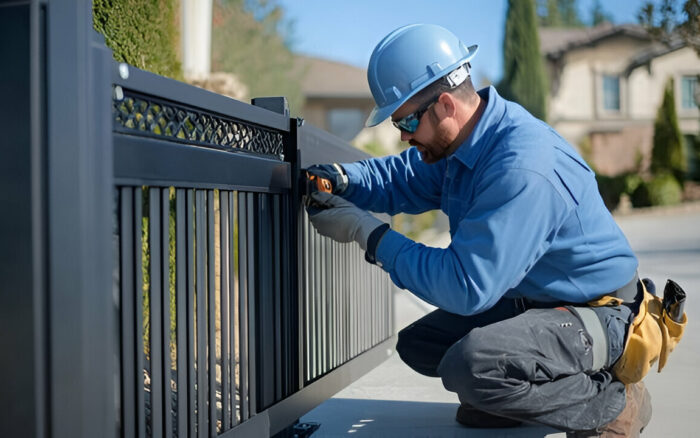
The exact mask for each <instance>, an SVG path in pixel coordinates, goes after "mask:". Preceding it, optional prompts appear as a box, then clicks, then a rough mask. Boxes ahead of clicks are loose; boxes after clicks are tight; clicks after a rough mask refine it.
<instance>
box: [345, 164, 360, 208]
mask: <svg viewBox="0 0 700 438" xmlns="http://www.w3.org/2000/svg"><path fill="white" fill-rule="evenodd" d="M340 166H341V167H342V168H343V170H344V171H345V175H346V176H347V177H348V186H347V188H346V189H345V190H344V191H343V193H341V196H342V197H343V198H346V199H349V198H351V197H352V194H353V192H354V191H355V187H357V185H358V184H360V183H361V182H362V171H361V170H360V169H358V165H357V164H355V163H341V164H340Z"/></svg>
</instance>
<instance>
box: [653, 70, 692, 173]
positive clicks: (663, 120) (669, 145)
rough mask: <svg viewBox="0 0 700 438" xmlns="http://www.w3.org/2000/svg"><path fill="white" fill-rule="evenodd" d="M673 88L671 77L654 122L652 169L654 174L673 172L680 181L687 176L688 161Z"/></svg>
mask: <svg viewBox="0 0 700 438" xmlns="http://www.w3.org/2000/svg"><path fill="white" fill-rule="evenodd" d="M673 88H674V87H673V79H672V78H671V79H669V80H668V82H666V86H665V87H664V98H663V101H662V102H661V106H660V107H659V109H658V111H657V113H656V121H655V122H654V143H653V149H652V151H651V171H652V173H654V174H657V173H660V172H671V173H673V175H675V177H676V178H678V180H679V181H682V180H683V178H684V177H685V171H686V161H685V153H684V150H683V149H684V148H683V139H682V137H681V131H680V128H679V126H678V116H677V114H676V101H675V97H674V93H673Z"/></svg>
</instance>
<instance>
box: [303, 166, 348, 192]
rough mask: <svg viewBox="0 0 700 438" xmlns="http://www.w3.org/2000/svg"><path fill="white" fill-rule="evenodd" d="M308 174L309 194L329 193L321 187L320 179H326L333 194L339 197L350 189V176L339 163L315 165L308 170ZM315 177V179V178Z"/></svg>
mask: <svg viewBox="0 0 700 438" xmlns="http://www.w3.org/2000/svg"><path fill="white" fill-rule="evenodd" d="M306 173H307V182H308V185H307V191H306V193H307V194H311V193H314V192H317V191H327V190H325V189H322V188H320V187H319V185H318V183H319V178H321V179H325V180H327V181H328V182H330V184H331V193H333V194H335V195H339V194H341V193H343V192H344V191H345V189H346V188H348V176H347V175H346V174H345V170H344V169H343V167H342V166H341V165H340V164H338V163H333V164H314V165H313V166H311V167H309V168H308V169H306ZM314 177H315V178H314Z"/></svg>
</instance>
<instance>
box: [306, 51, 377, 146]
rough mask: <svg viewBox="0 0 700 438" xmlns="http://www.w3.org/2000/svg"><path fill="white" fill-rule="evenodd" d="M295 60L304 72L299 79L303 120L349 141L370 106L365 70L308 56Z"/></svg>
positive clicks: (361, 125)
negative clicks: (302, 98)
mask: <svg viewBox="0 0 700 438" xmlns="http://www.w3.org/2000/svg"><path fill="white" fill-rule="evenodd" d="M296 63H297V65H298V66H300V67H298V68H301V69H303V70H302V71H304V72H305V73H304V74H303V75H302V81H301V91H302V94H303V95H304V98H305V104H304V107H303V109H302V111H301V113H302V115H303V117H304V119H305V120H306V121H308V122H309V123H311V124H312V125H314V126H316V127H318V128H321V129H324V130H326V131H329V132H331V133H332V134H334V135H337V136H338V137H340V138H342V139H343V140H346V141H350V140H352V139H353V138H354V137H355V136H356V135H357V134H358V133H359V132H360V131H361V130H362V128H364V125H365V120H366V119H367V117H368V116H369V113H370V111H372V108H373V107H374V100H372V93H370V91H369V85H367V71H366V70H365V69H363V68H359V67H355V66H352V65H348V64H343V63H341V62H336V61H330V60H326V59H321V58H313V57H308V56H297V58H296Z"/></svg>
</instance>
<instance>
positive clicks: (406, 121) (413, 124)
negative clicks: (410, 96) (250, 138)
mask: <svg viewBox="0 0 700 438" xmlns="http://www.w3.org/2000/svg"><path fill="white" fill-rule="evenodd" d="M412 115H413V114H411V115H409V116H407V117H404V118H403V119H401V120H397V121H395V122H393V124H394V126H395V127H396V128H398V129H399V130H401V131H406V132H408V133H409V134H413V133H414V132H416V129H418V124H419V123H420V121H419V120H417V119H416V118H415V117H411V116H412Z"/></svg>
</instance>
